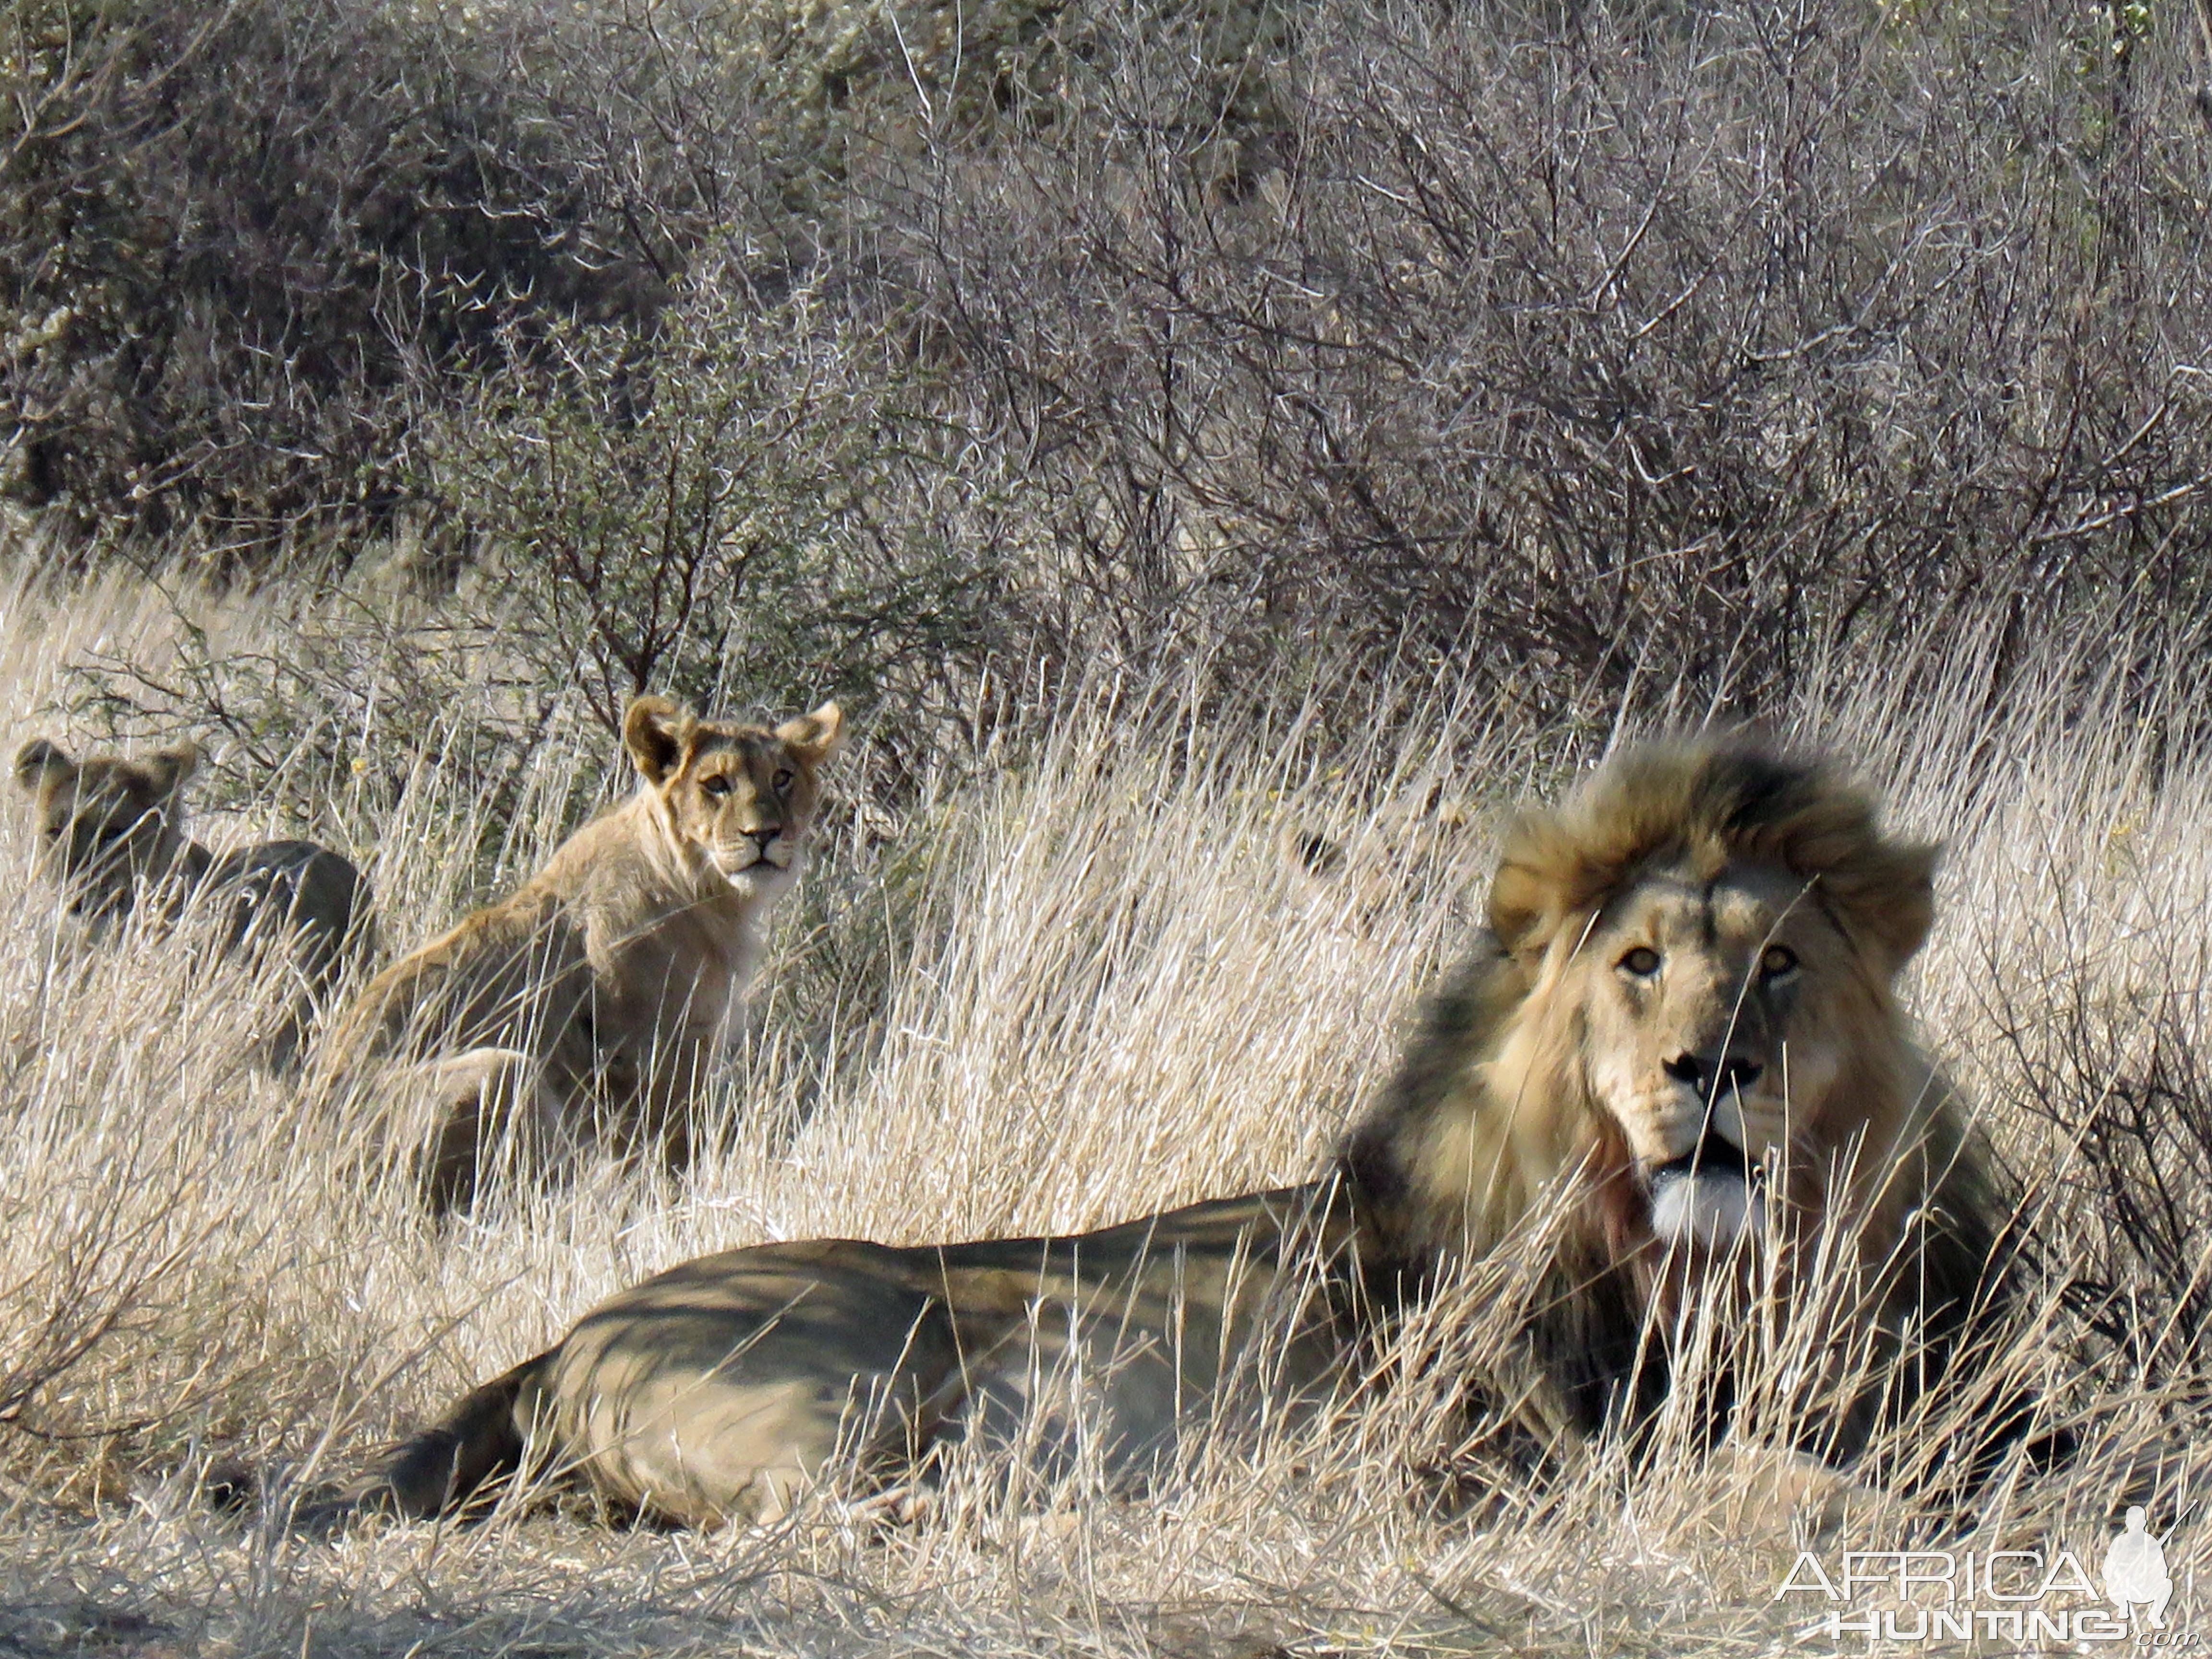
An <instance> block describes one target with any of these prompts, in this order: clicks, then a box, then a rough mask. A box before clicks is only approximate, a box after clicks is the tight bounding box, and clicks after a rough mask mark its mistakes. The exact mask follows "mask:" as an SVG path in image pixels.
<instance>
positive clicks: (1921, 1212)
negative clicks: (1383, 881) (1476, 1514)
mask: <svg viewBox="0 0 2212 1659" xmlns="http://www.w3.org/2000/svg"><path fill="white" fill-rule="evenodd" d="M1935 863H1936V848H1934V847H1933V846H1930V845H1927V844H1924V843H1921V842H1913V841H1909V840H1904V839H1900V838H1898V837H1895V836H1891V835H1890V834H1888V833H1887V831H1886V830H1885V829H1883V828H1882V825H1881V819H1880V816H1879V813H1878V811H1877V808H1876V805H1875V801H1874V800H1873V799H1872V798H1871V797H1870V796H1869V794H1868V793H1866V792H1864V791H1863V789H1861V788H1859V787H1856V786H1854V785H1853V784H1852V783H1850V781H1848V780H1847V779H1845V778H1844V776H1843V775H1840V774H1839V773H1838V771H1837V770H1836V769H1834V768H1833V767H1832V765H1830V764H1828V763H1824V762H1820V761H1815V760H1808V759H1799V758H1794V757H1787V756H1784V755H1778V754H1776V753H1773V752H1771V751H1768V750H1764V749H1761V748H1759V747H1756V746H1753V745H1752V744H1747V743H1744V742H1741V741H1712V740H1705V741H1696V742H1686V743H1680V744H1664V745H1654V746H1650V747H1646V748H1640V749H1636V750H1629V751H1627V752H1626V753H1623V754H1621V755H1620V756H1617V757H1614V758H1613V759H1612V760H1610V761H1609V762H1607V763H1606V764H1605V765H1604V766H1603V767H1602V768H1601V769H1600V770H1598V771H1597V772H1596V773H1595V774H1594V775H1592V776H1591V777H1590V778H1589V779H1588V780H1587V781H1585V782H1584V783H1583V785H1582V787H1579V788H1578V789H1577V790H1576V791H1575V792H1574V793H1572V794H1571V796H1570V797H1569V798H1568V799H1566V800H1565V802H1564V803H1563V804H1562V805H1559V806H1557V807H1554V808H1548V809H1536V810H1532V811H1527V812H1524V813H1523V814H1522V816H1521V817H1519V818H1518V819H1517V820H1516V822H1515V823H1513V825H1512V826H1511V828H1510V830H1509V831H1508V833H1507V836H1506V839H1505V842H1504V847H1503V848H1502V849H1501V852H1500V857H1499V861H1498V872H1497V875H1496V877H1495V878H1494V879H1493V881H1492V885H1491V890H1490V898H1489V927H1488V930H1487V933H1486V935H1485V936H1484V938H1483V939H1482V940H1481V941H1480V945H1479V946H1478V948H1477V950H1476V951H1475V952H1474V957H1473V959H1472V960H1471V961H1470V962H1469V963H1467V964H1466V965H1465V966H1463V967H1462V969H1461V970H1460V971H1459V972H1458V973H1457V974H1456V975H1454V976H1453V978H1452V979H1451V980H1450V981H1448V983H1447V984H1446V986H1445V987H1444V988H1443V991H1442V992H1441V993H1440V994H1438V995H1437V996H1436V997H1435V998H1433V999H1432V1000H1431V1004H1430V1006H1429V1008H1428V1011H1427V1013H1426V1017H1425V1023H1424V1025H1423V1028H1422V1030H1420V1031H1419V1034H1418V1035H1417V1036H1416V1037H1415V1039H1414V1041H1413V1044H1412V1045H1411V1047H1410V1048H1409V1050H1408V1052H1407V1055H1406V1058H1405V1060H1404V1061H1403V1063H1402V1065H1401V1070H1400V1073H1399V1075H1398V1077H1397V1079H1396V1081H1395V1084H1394V1085H1393V1086H1392V1088H1391V1089H1390V1091H1389V1093H1388V1094H1387V1095H1386V1097H1384V1099H1383V1101H1382V1102H1381V1103H1380V1104H1379V1106H1378V1109H1376V1111H1375V1112H1374V1113H1373V1114H1372V1115H1370V1118H1369V1119H1368V1120H1367V1121H1365V1122H1364V1124H1362V1125H1361V1127H1359V1128H1358V1130H1357V1131H1356V1132H1355V1133H1354V1135H1353V1137H1352V1141H1351V1143H1350V1146H1349V1147H1348V1149H1347V1153H1346V1169H1347V1171H1348V1173H1349V1175H1350V1176H1351V1179H1352V1182H1353V1183H1354V1185H1355V1188H1357V1189H1358V1192H1359V1193H1360V1194H1362V1195H1363V1202H1362V1205H1361V1208H1362V1212H1363V1214H1364V1216H1365V1217H1366V1218H1368V1219H1369V1221H1370V1225H1371V1226H1373V1227H1374V1228H1375V1229H1376V1231H1379V1232H1380V1233H1381V1234H1382V1235H1383V1238H1384V1241H1385V1244H1386V1249H1387V1253H1388V1255H1390V1256H1391V1257H1392V1258H1394V1259H1395V1260H1397V1261H1401V1262H1407V1263H1413V1264H1416V1265H1417V1266H1419V1265H1426V1264H1433V1263H1435V1262H1437V1261H1441V1260H1444V1259H1449V1258H1455V1257H1456V1258H1479V1257H1481V1256H1484V1255H1488V1254H1490V1253H1491V1252H1492V1251H1495V1250H1498V1249H1501V1248H1511V1247H1512V1246H1511V1245H1510V1241H1513V1240H1515V1239H1516V1238H1517V1239H1526V1238H1528V1237H1535V1236H1537V1233H1538V1232H1539V1231H1541V1232H1542V1236H1544V1237H1549V1238H1551V1239H1553V1240H1554V1241H1555V1242H1554V1243H1553V1244H1552V1246H1551V1249H1552V1250H1553V1257H1554V1261H1553V1273H1552V1275H1551V1285H1552V1288H1551V1290H1550V1291H1549V1292H1548V1293H1547V1296H1546V1297H1543V1298H1541V1303H1542V1306H1541V1309H1540V1311H1539V1312H1538V1313H1537V1314H1536V1315H1535V1316H1534V1321H1533V1324H1532V1335H1533V1336H1534V1338H1535V1340H1536V1349H1537V1352H1538V1355H1539V1357H1540V1358H1541V1359H1542V1360H1543V1361H1544V1363H1545V1369H1546V1370H1547V1371H1548V1372H1549V1373H1550V1374H1551V1376H1552V1380H1553V1382H1554V1383H1558V1384H1559V1385H1560V1387H1559V1392H1560V1394H1561V1395H1562V1396H1563V1403H1564V1404H1565V1407H1566V1408H1567V1414H1568V1415H1569V1417H1571V1419H1574V1420H1575V1421H1576V1422H1577V1423H1579V1424H1580V1425H1582V1426H1583V1427H1585V1428H1595V1427H1596V1426H1599V1425H1601V1424H1602V1423H1603V1422H1605V1421H1606V1420H1607V1419H1610V1418H1613V1417H1615V1416H1617V1415H1619V1414H1620V1413H1622V1412H1623V1411H1624V1410H1625V1409H1626V1410H1633V1408H1634V1407H1635V1405H1636V1404H1637V1401H1638V1398H1639V1397H1641V1398H1643V1399H1644V1400H1645V1401H1647V1402H1648V1401H1649V1399H1650V1397H1651V1396H1652V1395H1653V1393H1654V1391H1655V1390H1656V1389H1662V1388H1663V1377H1655V1376H1653V1375H1652V1374H1651V1368H1652V1364H1653V1363H1654V1362H1655V1361H1656V1362H1657V1363H1658V1364H1663V1362H1664V1354H1663V1352H1662V1351H1663V1348H1664V1346H1665V1341H1666V1333H1667V1331H1668V1329H1669V1328H1674V1327H1675V1326H1676V1325H1677V1324H1678V1320H1677V1316H1680V1314H1682V1313H1684V1312H1685V1311H1694V1308H1692V1306H1691V1305H1690V1304H1692V1301H1693V1300H1694V1299H1696V1298H1700V1297H1710V1296H1711V1295H1713V1294H1715V1293H1716V1288H1717V1287H1720V1286H1726V1285H1741V1284H1745V1283H1748V1282H1750V1281H1752V1280H1753V1279H1755V1280H1756V1281H1757V1282H1758V1283H1759V1284H1761V1285H1765V1286H1768V1287H1772V1286H1775V1285H1781V1286H1782V1287H1783V1293H1784V1295H1785V1296H1786V1295H1788V1294H1790V1286H1791V1285H1792V1284H1793V1282H1794V1279H1795V1277H1796V1275H1798V1274H1799V1273H1801V1270H1802V1269H1803V1268H1804V1267H1806V1265H1807V1264H1808V1263H1809V1262H1811V1261H1814V1259H1815V1258H1816V1257H1823V1256H1824V1259H1825V1260H1826V1261H1829V1262H1830V1263H1831V1264H1832V1262H1833V1261H1834V1259H1835V1256H1836V1254H1837V1252H1838V1249H1841V1250H1842V1251H1843V1252H1844V1254H1845V1255H1849V1256H1850V1258H1851V1261H1852V1263H1853V1264H1854V1265H1853V1266H1852V1267H1851V1268H1850V1271H1851V1272H1852V1273H1857V1274H1858V1275H1860V1277H1859V1279H1858V1281H1857V1282H1858V1284H1859V1286H1860V1289H1859V1291H1858V1292H1857V1298H1856V1299H1857V1302H1858V1304H1860V1305H1862V1306H1863V1307H1864V1308H1865V1309H1867V1310H1869V1311H1870V1312H1871V1315H1872V1316H1873V1317H1874V1318H1875V1320H1876V1321H1877V1322H1880V1323H1881V1324H1882V1325H1883V1326H1885V1327H1886V1328H1889V1329H1891V1330H1893V1331H1902V1330H1904V1329H1905V1328H1907V1327H1908V1326H1909V1327H1911V1328H1913V1329H1915V1330H1917V1331H1919V1332H1922V1333H1923V1334H1927V1333H1930V1332H1933V1331H1936V1330H1937V1329H1939V1328H1942V1327H1943V1326H1945V1325H1946V1324H1955V1322H1957V1321H1958V1320H1959V1319H1960V1317H1962V1316H1963V1315H1964V1314H1965V1313H1966V1310H1968V1309H1969V1308H1970V1307H1971V1306H1972V1304H1973V1303H1974V1301H1975V1300H1976V1298H1977V1297H1978V1294H1979V1293H1980V1292H1981V1291H1982V1290H1983V1289H1984V1281H1985V1279H1986V1277H1987V1273H1988V1264H1989V1262H1990V1256H1991V1249H1992V1241H1993V1239H1994V1237H1995V1236H1996V1228H1995V1222H1996V1204H1995V1201H1994V1200H1993V1199H1992V1197H1991V1195H1990V1183H1989V1182H1988V1180H1987V1179H1986V1176H1985V1174H1984V1167H1983V1164H1982V1160H1981V1157H1980V1154H1979V1152H1978V1146H1977V1142H1976V1140H1975V1138H1974V1137H1973V1136H1972V1134H1970V1133H1968V1130H1967V1126H1966V1122H1965V1121H1964V1119H1963V1116H1962V1113H1961V1109H1960V1104H1959V1103H1958V1102H1957V1100H1956V1098H1955V1097H1954V1095H1953V1094H1952V1093H1951V1092H1950V1091H1948V1089H1947V1088H1946V1087H1945V1086H1944V1085H1943V1083H1942V1079H1941V1078H1940V1076H1939V1075H1938V1074H1937V1073H1935V1072H1934V1071H1933V1070H1932V1069H1931V1067H1930V1066H1929V1063H1928V1062H1927V1061H1926V1060H1924V1059H1923V1057H1922V1055H1921V1054H1920V1053H1919V1051H1918V1049H1917V1048H1916V1047H1915V1045H1914V1043H1913V1042H1912V1041H1911V1036H1910V1035H1909V1033H1908V1030H1907V1027H1906V1023H1905V1019H1904V1018H1903V1016H1902V1015H1901V1013H1900V1012H1899V1007H1898V1005H1897V1001H1896V996H1895V991H1894V987H1895V982H1896V980H1897V977H1898V975H1899V970H1900V969H1903V968H1904V967H1905V963H1907V962H1909V961H1910V960H1911V957H1912V956H1913V954H1914V952H1916V951H1917V950H1918V949H1919V948H1920V945H1921V943H1922V941H1923V939H1925V938H1926V936H1927V933H1928V930H1929V924H1930V921H1931V919H1932V912H1933V896H1932V887H1931V882H1930V877H1931V874H1932V872H1933V870H1934V867H1935ZM1543 1206H1564V1210H1563V1212H1559V1213H1556V1214H1553V1216H1552V1217H1551V1218H1550V1225H1549V1227H1548V1230H1541V1229H1534V1228H1532V1225H1531V1224H1532V1223H1533V1222H1534V1221H1535V1220H1536V1219H1537V1212H1539V1211H1540V1210H1541V1209H1542V1207H1543ZM1523 1248H1525V1246H1524V1247H1523Z"/></svg>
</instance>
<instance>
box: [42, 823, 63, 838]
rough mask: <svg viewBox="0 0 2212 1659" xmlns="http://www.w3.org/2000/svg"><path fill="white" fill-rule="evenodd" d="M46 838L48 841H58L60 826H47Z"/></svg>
mask: <svg viewBox="0 0 2212 1659" xmlns="http://www.w3.org/2000/svg"><path fill="white" fill-rule="evenodd" d="M61 838H62V827H61V825H59V824H58V823H50V824H48V825H47V826H46V839H47V840H48V841H59V840H60V839H61Z"/></svg>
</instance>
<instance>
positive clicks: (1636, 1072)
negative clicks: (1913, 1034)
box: [1570, 865, 1887, 1246]
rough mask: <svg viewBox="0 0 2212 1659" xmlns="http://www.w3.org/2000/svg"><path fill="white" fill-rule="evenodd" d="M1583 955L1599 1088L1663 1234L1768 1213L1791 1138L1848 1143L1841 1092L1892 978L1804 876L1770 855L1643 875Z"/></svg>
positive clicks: (1577, 987) (1699, 1235) (1591, 1062)
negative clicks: (1861, 949)
mask: <svg viewBox="0 0 2212 1659" xmlns="http://www.w3.org/2000/svg"><path fill="white" fill-rule="evenodd" d="M1575 954H1576V960H1575V963H1574V965H1573V967H1572V969H1571V970H1570V972H1571V977H1572V981H1573V982H1572V985H1571V991H1572V992H1573V994H1574V1000H1576V1001H1577V1004H1578V1005H1579V1006H1578V1012H1579V1013H1580V1016H1581V1022H1582V1024H1583V1034H1584V1047H1583V1054H1584V1055H1585V1060H1584V1066H1585V1069H1586V1073H1587V1077H1586V1083H1587V1086H1588V1088H1589V1094H1590V1096H1591V1097H1592V1098H1593V1100H1594V1101H1595V1103H1596V1105H1597V1107H1598V1109H1599V1110H1600V1111H1601V1112H1602V1113H1603V1114H1604V1115H1606V1116H1607V1117H1608V1118H1609V1119H1610V1120H1611V1121H1612V1123H1613V1127H1615V1128H1617V1130H1618V1132H1619V1134H1620V1139H1622V1140H1623V1141H1625V1142H1626V1147H1627V1151H1628V1154H1629V1158H1630V1159H1631V1163H1632V1173H1633V1176H1634V1177H1635V1180H1636V1182H1637V1185H1638V1188H1640V1190H1641V1192H1642V1194H1644V1199H1645V1200H1646V1202H1647V1203H1648V1205H1649V1208H1650V1225H1651V1230H1652V1231H1653V1232H1654V1233H1655V1234H1656V1236H1658V1237H1661V1238H1662V1239H1680V1240H1684V1241H1693V1242H1695V1243H1700V1244H1704V1245H1709V1246H1710V1245H1717V1244H1723V1243H1726V1242H1728V1241H1729V1240H1730V1239H1733V1238H1734V1237H1735V1236H1736V1235H1737V1234H1739V1233H1741V1232H1742V1231H1744V1230H1745V1229H1746V1228H1747V1227H1751V1226H1754V1225H1758V1224H1759V1222H1760V1221H1761V1219H1762V1215H1763V1206H1764V1204H1765V1193H1766V1191H1767V1190H1768V1188H1769V1186H1770V1183H1771V1182H1772V1181H1773V1180H1774V1179H1775V1178H1776V1176H1778V1174H1779V1172H1780V1171H1781V1170H1783V1169H1784V1168H1785V1167H1786V1166H1787V1165H1788V1164H1790V1160H1791V1158H1792V1153H1793V1149H1795V1150H1796V1152H1799V1153H1800V1154H1802V1152H1804V1151H1805V1150H1808V1149H1809V1148H1812V1147H1814V1146H1828V1147H1832V1148H1833V1147H1840V1146H1844V1144H1846V1143H1847V1142H1848V1140H1849V1138H1850V1130H1851V1127H1853V1126H1852V1125H1850V1124H1849V1123H1847V1122H1838V1121H1830V1120H1831V1119H1832V1118H1833V1117H1834V1116H1836V1115H1837V1112H1836V1110H1835V1106H1834V1103H1833V1102H1832V1097H1833V1096H1834V1094H1835V1092H1836V1084H1837V1082H1838V1078H1839V1076H1840V1074H1841V1073H1842V1069H1843V1063H1844V1057H1845V1056H1846V1055H1847V1054H1849V1053H1850V1043H1851V1041H1852V1036H1853V1034H1854V1033H1856V1032H1859V1031H1863V1030H1867V1029H1869V1026H1868V1025H1867V1024H1866V1022H1867V1020H1868V1019H1869V1018H1875V1014H1876V1009H1877V1007H1878V1005H1879V1001H1880V999H1881V996H1882V994H1883V986H1884V984H1885V983H1886V979H1887V975H1872V974H1870V972H1869V969H1868V967H1867V965H1866V963H1865V961H1864V960H1863V958H1862V957H1861V956H1860V955H1859V953H1858V952H1857V951H1855V950H1854V948H1853V946H1852V944H1851V941H1850V939H1848V938H1847V937H1846V936H1845V935H1844V933H1843V931H1842V930H1841V929H1840V928H1839V927H1838V926H1837V925H1836V923H1835V922H1834V921H1832V919H1831V917H1830V915H1829V914H1828V912H1827V911H1826V908H1824V907H1823V906H1822V905H1821V903H1820V902H1819V899H1818V896H1816V894H1815V893H1814V891H1813V890H1810V889H1809V888H1808V886H1807V884H1805V883H1804V882H1803V881H1802V880H1801V879H1800V878H1796V877H1794V876H1792V875H1790V874H1789V873H1788V872H1784V871H1782V870H1779V869H1775V868H1771V867H1768V866H1758V865H1732V866H1729V867H1728V868H1726V869H1725V870H1723V872H1722V873H1721V874H1720V875H1719V877H1718V878H1701V877H1699V876H1698V875H1697V874H1695V873H1694V872H1689V871H1673V872H1656V873H1653V874H1650V875H1648V876H1646V877H1645V878H1643V879H1642V880H1640V881H1638V883H1637V884H1635V885H1633V886H1632V887H1630V888H1629V889H1627V890H1626V891H1625V892H1623V893H1621V894H1620V895H1619V896H1617V897H1615V898H1614V899H1613V900H1612V901H1611V902H1609V903H1607V906H1606V908H1605V909H1604V910H1602V911H1601V913H1600V914H1599V915H1598V917H1597V918H1596V920H1595V923H1594V924H1593V925H1592V927H1591V928H1590V931H1589V934H1588V936H1587V937H1586V938H1585V939H1583V942H1582V944H1581V947H1580V949H1579V950H1578V951H1577V952H1576V953H1575ZM1844 1111H1845V1112H1846V1113H1847V1112H1848V1105H1847V1104H1846V1105H1845V1106H1844Z"/></svg>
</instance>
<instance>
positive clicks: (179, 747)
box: [142, 743, 200, 795]
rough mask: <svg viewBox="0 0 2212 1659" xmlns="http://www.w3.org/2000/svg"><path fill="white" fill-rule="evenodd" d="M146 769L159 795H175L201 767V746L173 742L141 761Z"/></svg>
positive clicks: (147, 775)
mask: <svg viewBox="0 0 2212 1659" xmlns="http://www.w3.org/2000/svg"><path fill="white" fill-rule="evenodd" d="M142 764H143V766H144V767H145V769H146V781H147V783H148V784H149V786H150V787H152V789H153V791H154V793H155V794H157V795H173V794H175V793H177V791H179V789H181V788H183V787H185V780H186V779H188V778H190V777H191V775H192V774H193V773H195V772H197V771H198V770H199V769H200V746H199V744H196V743H179V744H171V745H170V746H169V747H168V748H167V749H162V750H156V751H155V753H153V754H151V755H149V756H148V757H146V759H145V760H144V761H143V763H142Z"/></svg>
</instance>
